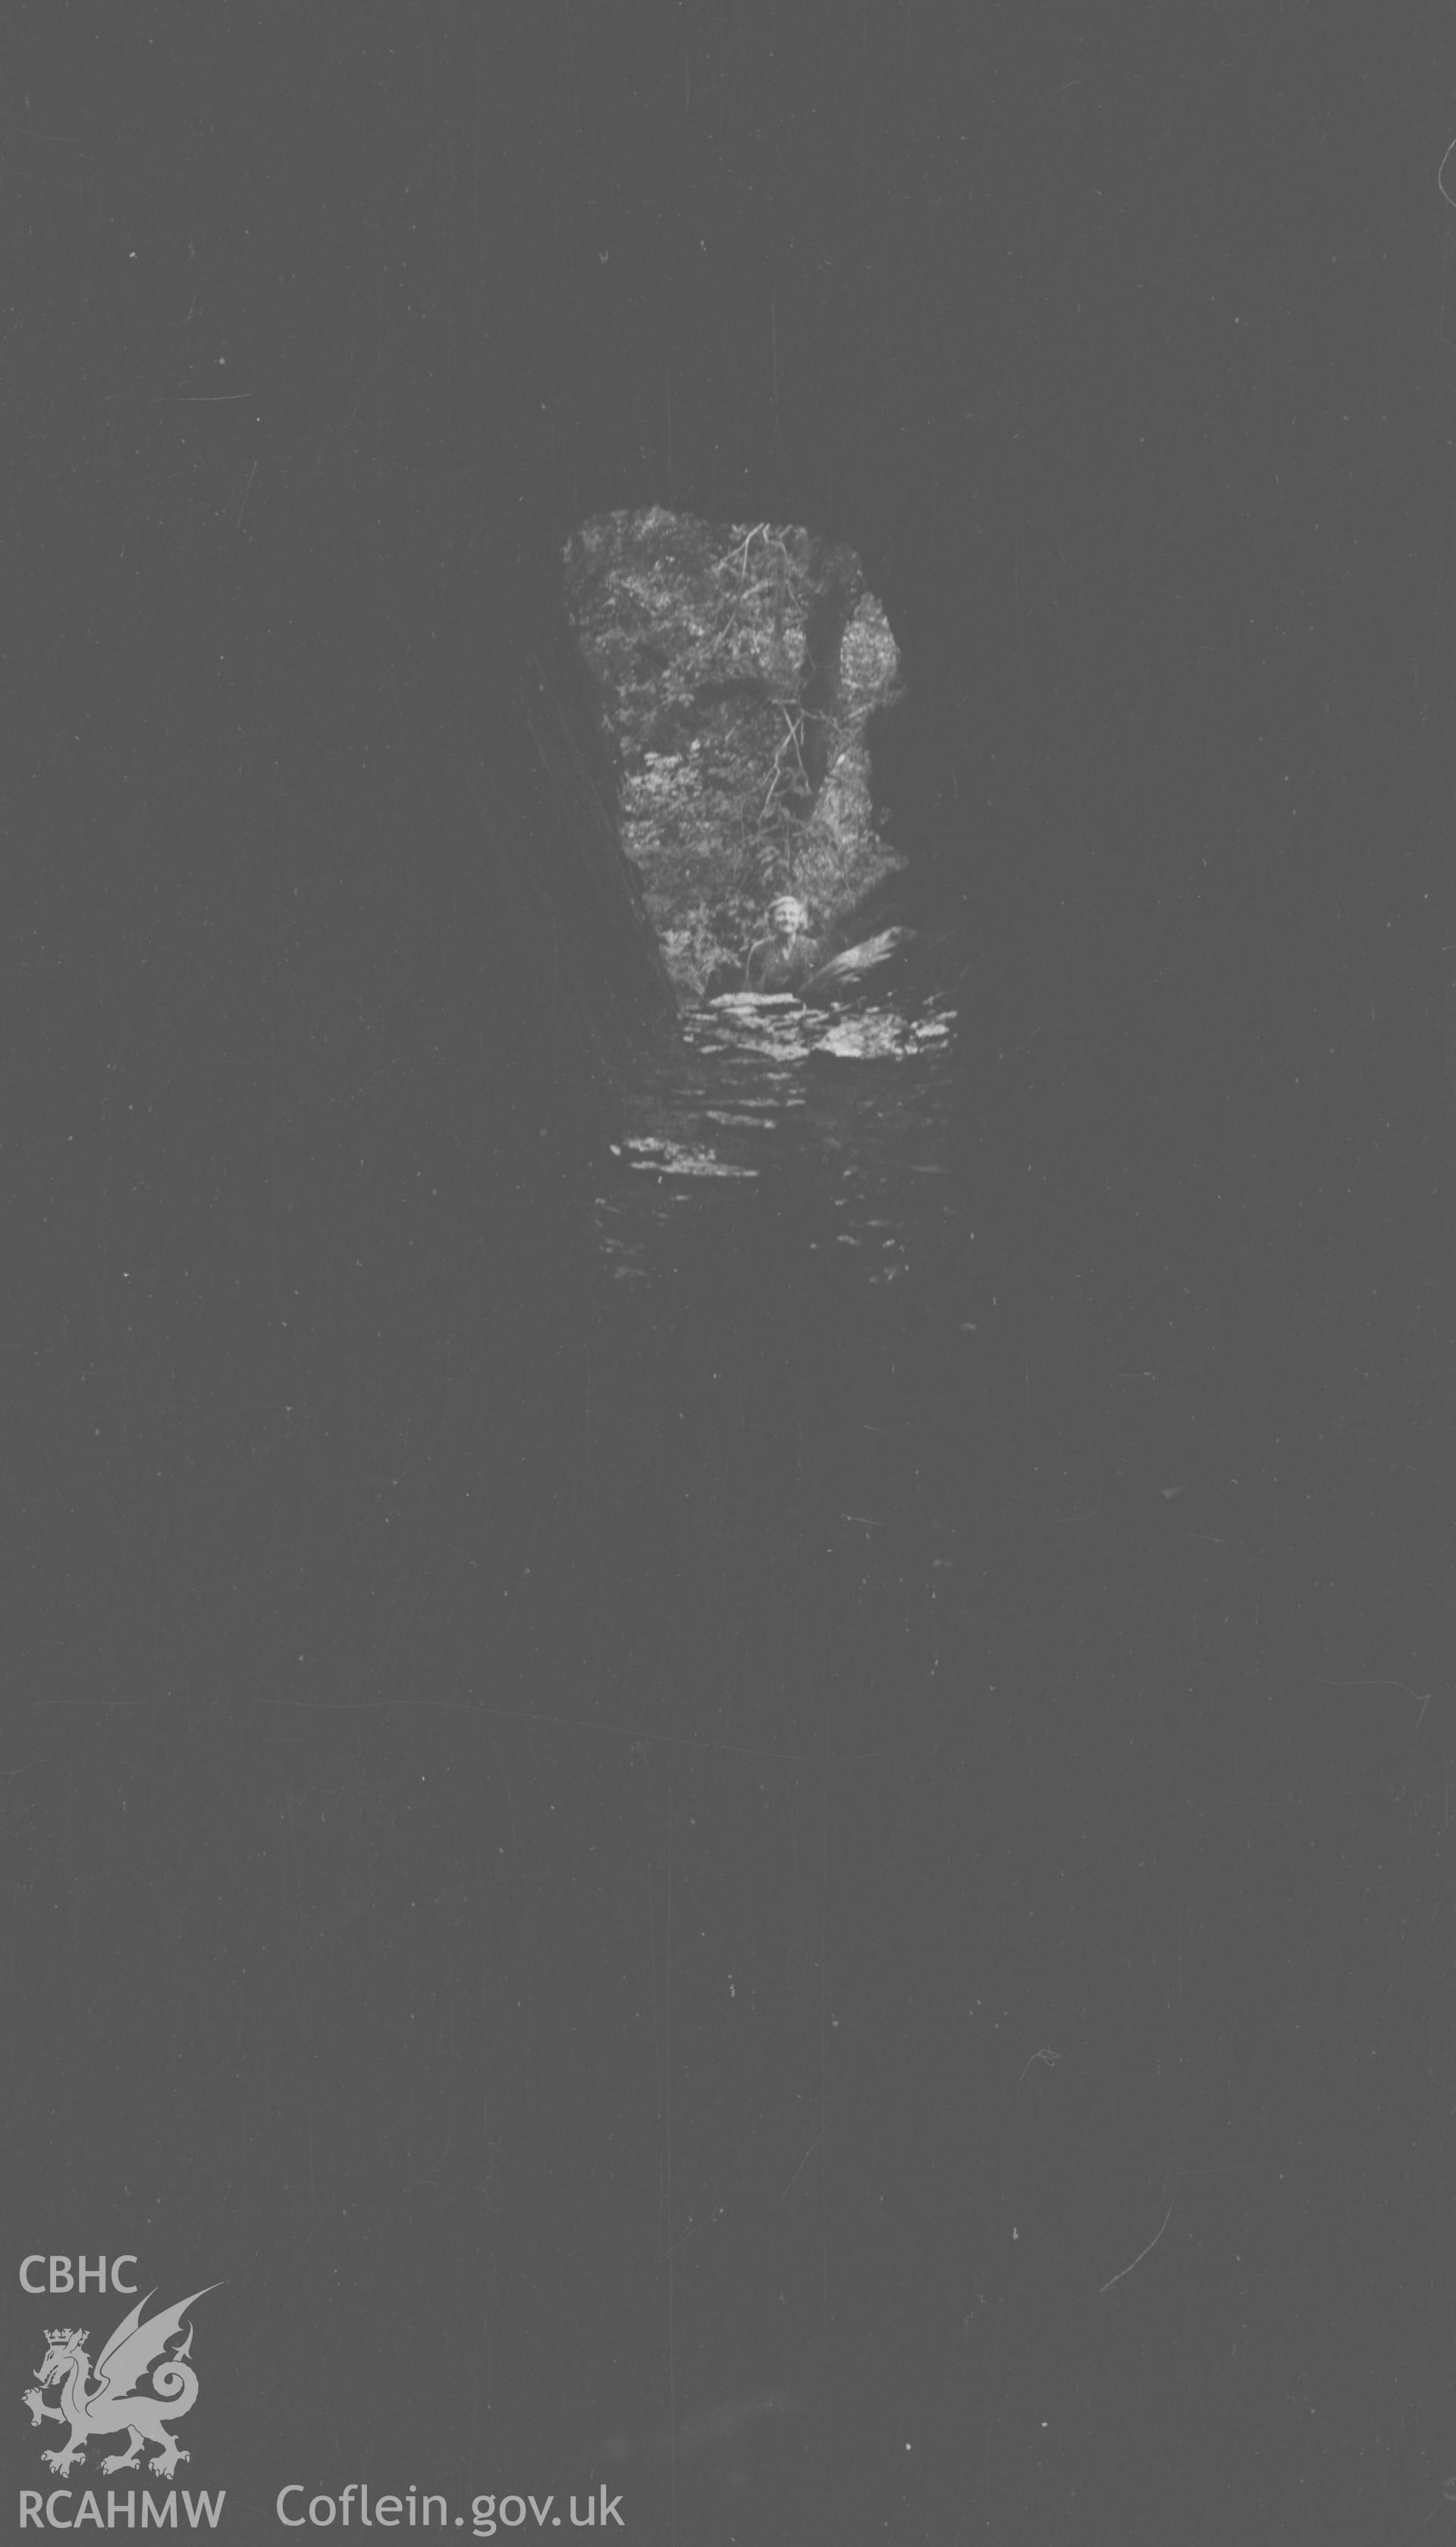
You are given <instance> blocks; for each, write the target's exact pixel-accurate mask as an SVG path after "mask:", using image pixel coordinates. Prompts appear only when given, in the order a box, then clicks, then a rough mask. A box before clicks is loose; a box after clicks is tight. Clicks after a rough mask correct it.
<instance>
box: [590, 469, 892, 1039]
mask: <svg viewBox="0 0 1456 2547" xmlns="http://www.w3.org/2000/svg"><path fill="white" fill-rule="evenodd" d="M565 568H566V597H567V606H568V610H569V612H570V615H571V619H572V623H573V625H574V627H575V630H576V634H577V638H578V642H579V644H580V647H581V651H582V654H583V656H584V658H585V660H586V663H587V665H588V667H589V669H590V671H591V673H592V675H593V678H594V679H595V681H596V684H597V687H598V691H599V695H600V699H601V705H602V714H603V718H604V722H605V725H606V728H607V730H608V732H609V734H610V737H611V740H612V743H613V745H614V746H615V749H616V752H617V756H618V761H619V768H620V793H621V804H622V817H623V837H624V843H625V846H626V848H627V850H628V853H629V855H630V856H631V858H632V859H633V860H634V862H635V864H636V865H637V867H638V869H639V870H640V872H641V874H642V879H643V882H644V886H645V891H646V903H647V909H648V911H649V912H650V914H651V917H652V920H653V922H654V923H655V925H656V928H657V932H658V936H659V938H660V940H661V943H662V949H663V954H664V956H665V958H666V963H667V969H668V971H669V973H670V974H671V976H672V979H673V982H674V984H675V985H676V988H677V990H678V993H679V996H680V997H681V998H684V999H687V1000H695V999H698V998H700V997H701V996H702V995H703V993H704V991H705V990H707V989H709V988H713V987H717V988H726V987H728V984H729V978H730V980H731V986H732V987H734V988H736V987H738V986H739V984H740V982H741V978H742V973H743V967H744V964H745V962H746V959H747V955H748V951H749V948H750V946H751V945H752V944H753V942H754V939H755V938H756V937H758V936H759V935H760V934H761V932H762V923H763V916H764V912H765V908H766V905H767V903H768V902H769V901H770V900H771V898H772V897H773V896H774V895H776V894H779V893H785V892H792V893H794V894H795V895H797V896H798V897H799V899H800V900H801V901H802V902H803V903H804V905H805V906H806V910H807V913H808V920H809V930H810V934H811V936H812V937H813V938H814V941H815V943H816V945H818V946H819V947H820V948H821V950H822V951H824V952H827V951H829V949H830V948H831V947H832V946H833V945H834V944H836V943H837V944H842V943H843V942H844V936H845V930H846V927H847V925H848V922H849V919H850V915H851V914H852V913H853V912H854V911H855V910H856V909H857V908H858V907H859V906H860V905H861V904H863V903H864V902H865V900H866V898H867V897H868V896H869V895H871V894H872V893H873V892H874V891H875V889H876V888H877V887H878V886H880V885H881V884H883V883H884V882H885V880H886V878H887V877H889V876H891V875H892V874H894V873H895V871H896V869H897V867H898V865H899V860H898V859H897V858H896V856H895V854H894V852H893V851H892V850H891V849H890V848H889V847H888V846H887V845H886V843H885V841H884V840H883V839H882V838H880V837H879V835H878V834H877V833H876V831H875V827H874V820H873V813H872V807H871V800H870V760H869V750H868V746H867V742H866V729H867V727H868V725H869V720H870V717H871V715H872V714H873V713H874V711H875V710H876V709H877V708H883V707H887V706H889V705H890V704H892V703H893V701H894V700H895V699H896V698H897V697H898V696H899V650H898V648H897V646H896V642H895V638H894V636H893V635H892V633H891V629H890V624H889V621H888V620H887V618H886V616H885V613H884V611H883V609H882V608H881V606H880V603H879V602H878V601H877V600H876V598H875V596H874V594H873V593H872V592H870V591H868V590H867V589H866V586H865V580H864V573H863V570H862V568H861V565H860V561H859V559H858V557H857V556H856V555H855V553H854V551H853V550H852V549H850V548H847V547H845V546H843V545H842V544H837V543H834V542H831V541H828V540H824V539H821V538H818V537H817V536H815V534H814V533H813V532H811V531H808V530H804V529H802V528H799V527H796V526H793V525H790V526H788V527H785V526H782V525H778V524H774V523H769V522H758V523H754V524H744V523H741V522H735V523H732V524H722V523H720V524H714V523H709V522H703V521H698V520H696V519H694V518H693V517H692V516H690V515H687V514H681V513H672V512H668V511H666V510H664V509H663V508H662V507H661V506H660V505H651V506H648V507H647V508H646V509H645V510H642V511H639V512H618V513H609V514H605V515H603V516H601V517H600V518H599V519H597V520H595V521H590V522H585V523H583V524H582V526H581V527H580V529H579V530H577V531H576V532H575V533H574V534H573V535H572V537H571V539H570V541H569V542H568V543H567V547H566V552H565Z"/></svg>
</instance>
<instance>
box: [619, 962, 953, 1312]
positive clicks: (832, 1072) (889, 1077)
mask: <svg viewBox="0 0 1456 2547" xmlns="http://www.w3.org/2000/svg"><path fill="white" fill-rule="evenodd" d="M956 1023H957V1012H956V1010H955V1008H954V1007H953V1006H952V1005H951V1004H950V1003H949V1001H945V1000H940V1001H931V1002H927V1003H923V1004H915V1005H906V1006H904V1007H894V1006H885V1005H879V1006H870V1007H860V1008H856V1009H855V1010H851V1011H848V1012H841V1013H837V1014H826V1013H825V1012H824V1011H823V1010H814V1009H808V1008H805V1007H804V1006H803V1005H802V1004H801V1003H800V1002H799V1001H798V1000H795V999H792V998H788V997H777V998H754V997H751V996H746V995H745V996H739V997H733V998H726V999H721V1000H715V1001H713V1002H712V1003H711V1004H710V1005H709V1006H707V1007H705V1008H703V1009H700V1010H694V1011H693V1012H692V1013H691V1014H690V1015H689V1016H688V1017H687V1018H686V1019H685V1021H684V1025H683V1041H682V1049H681V1051H680V1052H679V1053H678V1054H676V1055H673V1056H671V1057H670V1058H668V1059H666V1060H663V1059H658V1060H656V1061H655V1062H654V1063H653V1064H652V1065H650V1066H649V1067H648V1068H647V1069H646V1070H644V1071H643V1072H642V1075H641V1076H640V1077H639V1079H638V1080H637V1081H636V1083H635V1084H634V1086H633V1087H632V1089H631V1091H630V1092H629V1095H628V1098H627V1103H626V1109H625V1112H626V1119H625V1123H624V1131H623V1137H622V1139H621V1140H620V1141H618V1142H616V1143H614V1144H613V1148H612V1154H611V1155H612V1161H613V1170H612V1173H610V1174H609V1175H608V1176H607V1177H605V1178H604V1179H603V1180H602V1184H601V1188H600V1191H599V1193H598V1195H597V1201H596V1218H597V1228H598V1232H599V1235H600V1242H601V1246H602V1250H603V1253H604V1256H605V1259H606V1262H607V1264H608V1265H609V1267H610V1269H611V1271H612V1272H613V1274H616V1275H617V1276H619V1277H620V1278H621V1279H623V1280H625V1281H639V1282H642V1281H650V1280H651V1279H652V1276H653V1273H654V1270H655V1269H656V1268H657V1266H658V1264H659V1262H660V1259H661V1255H662V1248H661V1238H662V1233H663V1232H664V1231H665V1229H666V1228H667V1225H668V1224H669V1223H670V1222H672V1221H673V1220H674V1219H677V1218H678V1217H680V1216H682V1215H689V1216H691V1215H694V1214H697V1215H705V1214H719V1215H722V1214H723V1213H725V1212H728V1213H732V1214H735V1215H739V1216H741V1215H744V1214H752V1213H754V1212H755V1211H761V1210H762V1209H763V1207H764V1199H765V1197H768V1198H770V1200H771V1201H780V1200H782V1199H783V1198H785V1197H786V1196H788V1195H792V1197H793V1201H794V1204H795V1207H796V1209H797V1210H798V1212H799V1213H800V1215H801V1223H802V1240H803V1244H804V1245H805V1246H806V1247H807V1248H808V1249H809V1250H811V1251H817V1250H819V1249H820V1248H824V1247H831V1246H833V1247H842V1248H847V1249H852V1250H856V1251H858V1252H859V1254H860V1255H861V1257H862V1258H863V1261H864V1271H865V1279H866V1281H867V1282H868V1283H871V1284H874V1285H876V1286H881V1285H884V1284H886V1283H890V1282H893V1281H895V1280H897V1279H898V1278H899V1276H900V1275H901V1274H904V1273H905V1271H906V1270H907V1268H908V1266H909V1264H910V1263H911V1261H912V1259H913V1256H914V1253H915V1249H916V1243H917V1233H924V1232H926V1231H928V1229H929V1228H930V1227H931V1226H932V1225H934V1224H937V1223H940V1224H943V1223H944V1222H945V1220H946V1219H947V1216H948V1215H950V1214H951V1213H953V1212H954V1211H955V1209H956V1208H957V1207H958V1206H957V1196H956V1192H955V1186H954V1184H953V1181H952V1180H951V1178H950V1176H949V1172H948V1160H947V1146H948V1145H947V1123H948V1115H949V1109H950V1106H951V1103H952V1098H953V1086H954V1078H955V1037H956Z"/></svg>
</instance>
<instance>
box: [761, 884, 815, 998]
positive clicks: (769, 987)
mask: <svg viewBox="0 0 1456 2547" xmlns="http://www.w3.org/2000/svg"><path fill="white" fill-rule="evenodd" d="M768 925H769V932H770V933H769V935H768V936H767V937H759V938H757V939H755V941H754V943H753V944H752V945H751V946H750V947H749V949H748V960H747V962H746V963H745V965H744V967H743V988H744V990H745V991H797V990H798V989H799V988H800V987H801V985H802V984H803V983H805V982H807V981H808V980H809V977H810V975H811V973H816V972H817V970H818V968H819V965H820V964H821V962H822V961H823V954H822V949H821V948H820V945H819V942H818V939H817V938H816V937H811V936H810V934H809V914H808V912H807V911H806V910H805V908H804V905H803V903H802V902H800V901H799V900H798V899H797V897H796V896H795V895H794V894H792V893H781V894H780V895H779V898H778V900H777V902H774V903H771V904H770V905H769V913H768Z"/></svg>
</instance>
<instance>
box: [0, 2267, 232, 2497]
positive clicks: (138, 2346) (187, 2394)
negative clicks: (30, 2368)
mask: <svg viewBox="0 0 1456 2547" xmlns="http://www.w3.org/2000/svg"><path fill="white" fill-rule="evenodd" d="M220 2287H221V2285H220V2283H217V2282H210V2283H209V2284H208V2286H207V2290H201V2291H194V2292H193V2294H192V2298H191V2299H185V2300H179V2301H178V2303H177V2305H176V2307H175V2308H169V2309H158V2311H157V2313H156V2316H155V2317H149V2318H147V2319H146V2320H145V2322H144V2323H141V2322H140V2320H141V2312H142V2310H143V2309H144V2308H145V2306H146V2301H147V2300H149V2299H151V2298H152V2297H153V2296H154V2294H153V2293H152V2292H151V2291H148V2292H147V2294H146V2299H142V2300H138V2301H137V2303H136V2306H135V2307H134V2309H132V2310H131V2312H130V2314H129V2315H128V2316H127V2317H124V2318H123V2320H122V2323H121V2325H120V2326H119V2327H118V2328H117V2330H116V2332H115V2334H114V2335H112V2336H111V2337H110V2339H109V2341H108V2342H107V2343H106V2345H105V2346H104V2348H103V2350H102V2351H101V2353H100V2354H99V2355H98V2358H97V2363H96V2367H95V2369H94V2370H93V2369H92V2367H91V2360H90V2355H89V2354H88V2353H87V2351H86V2349H85V2347H86V2342H87V2333H86V2328H85V2327H72V2326H57V2327H46V2329H45V2341H46V2344H47V2346H48V2349H47V2351H46V2354H45V2358H44V2360H43V2362H42V2364H41V2367H40V2369H39V2370H38V2371H37V2373H36V2377H37V2379H38V2380H39V2381H40V2383H41V2384H40V2386H39V2387H37V2388H28V2389H27V2390H26V2393H25V2396H24V2399H23V2400H22V2403H23V2404H25V2405H27V2406H29V2408H30V2410H31V2420H32V2422H33V2423H35V2424H37V2425H38V2426H39V2424H40V2422H41V2419H42V2417H43V2415H44V2416H47V2417H48V2418H49V2420H50V2421H51V2422H53V2423H69V2425H70V2427H71V2436H70V2439H69V2440H68V2441H67V2442H66V2444H65V2447H64V2448H63V2449H59V2450H43V2451H42V2453H41V2456H42V2457H43V2460H44V2462H45V2464H46V2466H47V2467H49V2468H54V2470H55V2473H56V2475H57V2476H69V2475H70V2472H71V2470H72V2468H73V2467H78V2466H79V2465H80V2464H81V2463H82V2461H83V2460H84V2458H85V2456H86V2451H85V2443H86V2442H87V2441H89V2440H96V2439H98V2438H99V2437H100V2435H101V2434H102V2433H103V2432H126V2433H127V2434H128V2437H129V2439H130V2444H131V2445H130V2448H129V2449H127V2450H123V2451H121V2452H119V2453H118V2455H117V2456H116V2457H115V2458H110V2459H103V2460H102V2462H101V2472H102V2474H103V2476H115V2475H117V2474H118V2472H119V2471H120V2470H121V2469H122V2468H134V2467H138V2466H140V2465H141V2463H142V2462H141V2446H142V2443H143V2441H145V2442H148V2443H151V2444H154V2445H155V2447H156V2448H157V2449H158V2450H159V2452H160V2456H159V2457H157V2458H154V2459H148V2460H147V2461H146V2463H145V2464H146V2470H147V2474H148V2475H149V2476H164V2477H169V2478H170V2477H175V2476H176V2474H177V2469H178V2465H179V2463H180V2462H181V2461H182V2460H183V2459H185V2458H188V2457H189V2456H190V2455H191V2453H190V2452H189V2451H187V2450H180V2449H179V2448H178V2446H177V2441H176V2436H175V2434H173V2433H171V2432H169V2431H168V2430H167V2428H166V2426H167V2424H168V2423H170V2422H175V2421H176V2420H177V2418H178V2416H179V2415H185V2414H187V2413H188V2412H189V2411H190V2409H191V2408H192V2407H193V2406H194V2405H195V2404H196V2402H197V2392H198V2376H197V2372H196V2371H195V2370H194V2368H193V2366H192V2363H191V2362H190V2361H189V2359H188V2357H187V2356H188V2354H189V2353H190V2352H191V2350H192V2328H191V2327H188V2330H187V2340H186V2342H185V2343H183V2344H182V2345H180V2346H179V2348H178V2350H177V2351H176V2352H175V2353H168V2354H167V2357H166V2359H165V2360H162V2359H160V2358H159V2356H160V2355H161V2354H162V2353H163V2352H164V2351H165V2348H166V2346H167V2345H168V2344H169V2343H170V2342H171V2341H172V2338H173V2336H174V2335H176V2334H179V2333H180V2332H181V2329H182V2321H183V2319H184V2318H185V2317H186V2315H187V2312H188V2310H189V2309H190V2308H191V2307H192V2305H193V2302H194V2301H195V2300H201V2299H206V2297H207V2292H208V2290H214V2291H215V2290H218V2289H220ZM153 2362H155V2363H156V2365H157V2366H156V2368H155V2370H153V2371H152V2380H151V2392H150V2393H148V2392H147V2391H146V2390H144V2389H138V2388H137V2386H136V2384H135V2383H136V2381H137V2380H138V2379H144V2378H145V2376H146V2373H147V2371H148V2369H150V2368H151V2364H152V2363H153ZM57 2379H63V2380H64V2382H65V2388H64V2392H63V2394H62V2397H61V2402H60V2404H59V2405H58V2406H47V2405H46V2403H45V2399H44V2391H45V2390H46V2389H47V2388H50V2387H53V2386H54V2384H55V2382H56V2380H57ZM93 2384H95V2393H94V2395H92V2396H88V2395H87V2393H86V2392H87V2390H88V2388H91V2387H92V2386H93Z"/></svg>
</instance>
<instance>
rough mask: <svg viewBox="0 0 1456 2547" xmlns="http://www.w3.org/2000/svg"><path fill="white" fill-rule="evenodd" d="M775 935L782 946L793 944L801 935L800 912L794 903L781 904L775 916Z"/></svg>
mask: <svg viewBox="0 0 1456 2547" xmlns="http://www.w3.org/2000/svg"><path fill="white" fill-rule="evenodd" d="M773 929H774V935H775V937H777V939H778V940H779V943H780V945H781V946H788V945H790V944H792V942H793V940H794V939H795V938H796V937H797V936H798V934H799V912H798V909H797V907H796V906H795V905H794V904H793V903H792V902H786V903H781V904H780V905H779V908H778V910H777V911H776V912H775V913H774V915H773Z"/></svg>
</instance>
